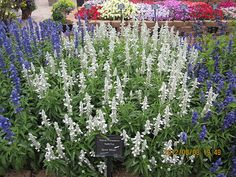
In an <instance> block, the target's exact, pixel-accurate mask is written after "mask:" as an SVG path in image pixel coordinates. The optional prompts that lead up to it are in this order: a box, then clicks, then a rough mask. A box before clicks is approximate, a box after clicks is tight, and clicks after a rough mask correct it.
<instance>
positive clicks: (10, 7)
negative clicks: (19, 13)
mask: <svg viewBox="0 0 236 177" xmlns="http://www.w3.org/2000/svg"><path fill="white" fill-rule="evenodd" d="M15 9H18V3H17V2H16V0H1V1H0V20H2V21H7V20H12V19H14V18H16V14H15V12H14V10H15Z"/></svg>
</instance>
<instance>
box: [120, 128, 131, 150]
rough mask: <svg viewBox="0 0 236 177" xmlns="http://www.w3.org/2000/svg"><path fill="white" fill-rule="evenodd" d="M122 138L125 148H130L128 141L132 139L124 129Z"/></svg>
mask: <svg viewBox="0 0 236 177" xmlns="http://www.w3.org/2000/svg"><path fill="white" fill-rule="evenodd" d="M121 137H122V140H123V141H124V144H125V146H128V145H129V143H128V141H129V140H130V137H129V135H128V134H127V132H126V131H125V130H124V129H123V130H122V133H121Z"/></svg>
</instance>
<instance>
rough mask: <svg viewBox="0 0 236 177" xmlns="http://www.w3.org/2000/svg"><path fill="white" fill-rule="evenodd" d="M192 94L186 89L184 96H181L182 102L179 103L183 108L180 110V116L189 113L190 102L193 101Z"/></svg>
mask: <svg viewBox="0 0 236 177" xmlns="http://www.w3.org/2000/svg"><path fill="white" fill-rule="evenodd" d="M190 98H191V96H190V94H189V92H188V90H187V89H186V90H185V92H184V95H183V97H182V98H181V99H182V100H181V103H180V104H179V106H180V108H181V110H180V116H183V115H186V114H187V113H188V109H189V107H190V105H189V102H190V101H191V99H190Z"/></svg>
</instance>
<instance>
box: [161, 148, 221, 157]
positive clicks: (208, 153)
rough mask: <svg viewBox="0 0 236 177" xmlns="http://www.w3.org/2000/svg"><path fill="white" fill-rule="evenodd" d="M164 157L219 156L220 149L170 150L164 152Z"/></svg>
mask: <svg viewBox="0 0 236 177" xmlns="http://www.w3.org/2000/svg"><path fill="white" fill-rule="evenodd" d="M164 153H165V155H185V156H191V155H194V156H199V155H201V154H204V155H205V156H207V157H209V156H213V155H215V156H221V153H222V152H221V149H219V148H217V149H212V148H206V149H199V148H193V149H172V150H165V151H164Z"/></svg>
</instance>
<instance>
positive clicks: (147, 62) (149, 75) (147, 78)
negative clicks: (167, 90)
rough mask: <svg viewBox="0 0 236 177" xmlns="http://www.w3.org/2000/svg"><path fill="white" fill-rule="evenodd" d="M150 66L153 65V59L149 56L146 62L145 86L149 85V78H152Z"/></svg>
mask: <svg viewBox="0 0 236 177" xmlns="http://www.w3.org/2000/svg"><path fill="white" fill-rule="evenodd" d="M152 64H153V58H152V56H151V55H148V57H147V60H146V65H147V77H146V84H148V85H150V83H151V77H152Z"/></svg>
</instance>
